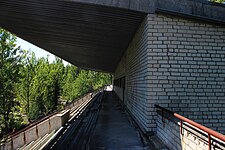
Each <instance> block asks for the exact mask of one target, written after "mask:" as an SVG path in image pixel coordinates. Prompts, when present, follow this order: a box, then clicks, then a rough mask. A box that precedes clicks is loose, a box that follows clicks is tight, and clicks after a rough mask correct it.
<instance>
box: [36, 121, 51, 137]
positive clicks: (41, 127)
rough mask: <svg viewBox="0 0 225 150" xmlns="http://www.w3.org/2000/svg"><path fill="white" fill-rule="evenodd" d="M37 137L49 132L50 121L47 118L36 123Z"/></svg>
mask: <svg viewBox="0 0 225 150" xmlns="http://www.w3.org/2000/svg"><path fill="white" fill-rule="evenodd" d="M37 129H38V137H43V136H44V135H45V134H47V133H50V122H49V119H47V120H45V121H43V122H41V123H39V124H38V125H37Z"/></svg>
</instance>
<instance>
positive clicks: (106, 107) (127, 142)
mask: <svg viewBox="0 0 225 150" xmlns="http://www.w3.org/2000/svg"><path fill="white" fill-rule="evenodd" d="M90 149H93V150H94V149H101V150H102V149H104V150H105V149H127V150H128V149H129V150H141V149H145V148H144V146H143V144H142V142H141V139H140V137H139V136H138V133H137V131H136V129H135V128H134V127H133V126H132V125H131V124H130V122H129V120H128V116H127V114H126V113H125V112H124V111H123V110H122V107H121V105H120V103H119V99H118V98H117V96H116V95H115V93H113V92H106V95H105V97H104V99H103V101H102V108H101V111H100V113H99V117H98V121H97V124H96V127H95V129H94V134H93V136H92V138H91V141H90Z"/></svg>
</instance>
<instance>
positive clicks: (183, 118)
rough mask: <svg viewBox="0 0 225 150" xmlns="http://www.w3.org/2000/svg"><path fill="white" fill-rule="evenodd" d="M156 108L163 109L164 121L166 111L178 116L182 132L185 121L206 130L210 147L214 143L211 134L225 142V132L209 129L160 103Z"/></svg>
mask: <svg viewBox="0 0 225 150" xmlns="http://www.w3.org/2000/svg"><path fill="white" fill-rule="evenodd" d="M155 107H156V108H158V109H160V110H161V115H162V122H164V117H165V113H167V114H169V115H172V116H173V117H175V118H177V119H178V120H180V134H183V132H182V131H183V123H188V124H190V125H192V126H194V127H195V128H197V129H200V130H201V131H204V132H206V133H207V134H208V135H207V136H208V147H209V148H208V149H209V150H211V144H212V138H211V136H213V137H215V138H218V139H220V140H221V141H223V142H225V135H223V134H220V133H218V132H216V131H214V130H212V129H209V128H207V127H205V126H203V125H201V124H199V123H197V122H194V121H192V120H190V119H188V118H186V117H184V116H181V115H179V114H177V113H175V112H172V111H170V110H168V109H166V108H164V107H161V106H159V105H155Z"/></svg>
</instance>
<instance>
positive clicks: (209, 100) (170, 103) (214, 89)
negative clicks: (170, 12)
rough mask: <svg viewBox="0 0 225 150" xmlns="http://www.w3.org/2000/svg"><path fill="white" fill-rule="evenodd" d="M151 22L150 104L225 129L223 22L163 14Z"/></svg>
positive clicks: (150, 19)
mask: <svg viewBox="0 0 225 150" xmlns="http://www.w3.org/2000/svg"><path fill="white" fill-rule="evenodd" d="M148 24H149V26H148V27H149V29H148V37H149V38H148V44H149V45H148V56H149V57H148V62H149V63H148V65H149V67H148V71H149V72H148V75H149V78H148V79H147V83H148V84H149V86H151V87H150V88H148V95H149V96H148V103H151V104H154V103H158V104H160V105H161V106H164V107H167V108H170V109H172V110H173V111H176V112H179V113H181V114H182V115H184V116H186V117H188V118H190V119H193V120H195V121H196V122H199V123H201V124H203V125H206V126H208V127H210V128H212V129H215V130H217V131H220V132H223V133H224V132H225V124H224V122H225V27H224V26H223V27H222V26H217V25H211V24H207V23H203V22H202V23H201V22H197V21H191V20H186V19H180V18H176V17H174V16H163V15H148ZM150 109H151V108H150Z"/></svg>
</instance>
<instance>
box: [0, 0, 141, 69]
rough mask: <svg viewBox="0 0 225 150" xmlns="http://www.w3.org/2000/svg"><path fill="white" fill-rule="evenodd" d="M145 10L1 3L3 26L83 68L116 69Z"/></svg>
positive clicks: (51, 1) (30, 0) (28, 0)
mask: <svg viewBox="0 0 225 150" xmlns="http://www.w3.org/2000/svg"><path fill="white" fill-rule="evenodd" d="M144 17H145V13H142V12H136V11H131V10H126V9H120V8H112V7H103V6H101V5H90V4H85V3H78V2H72V1H57V0H43V1H41V0H39V1H37V0H23V1H22V2H21V1H18V0H7V1H1V2H0V26H2V27H3V28H5V29H7V30H9V31H11V32H13V33H15V34H16V35H17V36H19V37H21V38H23V39H25V40H27V41H29V42H31V43H33V44H35V45H37V46H39V47H41V48H43V49H45V50H47V51H49V52H51V53H53V54H55V55H57V56H59V57H61V58H63V59H65V60H67V61H68V62H70V63H72V64H74V65H77V66H79V67H82V68H87V69H93V70H100V71H104V72H113V71H114V70H115V67H116V65H117V64H118V62H119V60H120V59H121V56H122V54H123V52H124V51H125V50H126V48H127V46H128V44H129V42H130V40H131V39H132V37H133V34H134V33H135V31H136V29H137V27H138V26H139V24H140V23H141V22H142V20H143V18H144Z"/></svg>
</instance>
